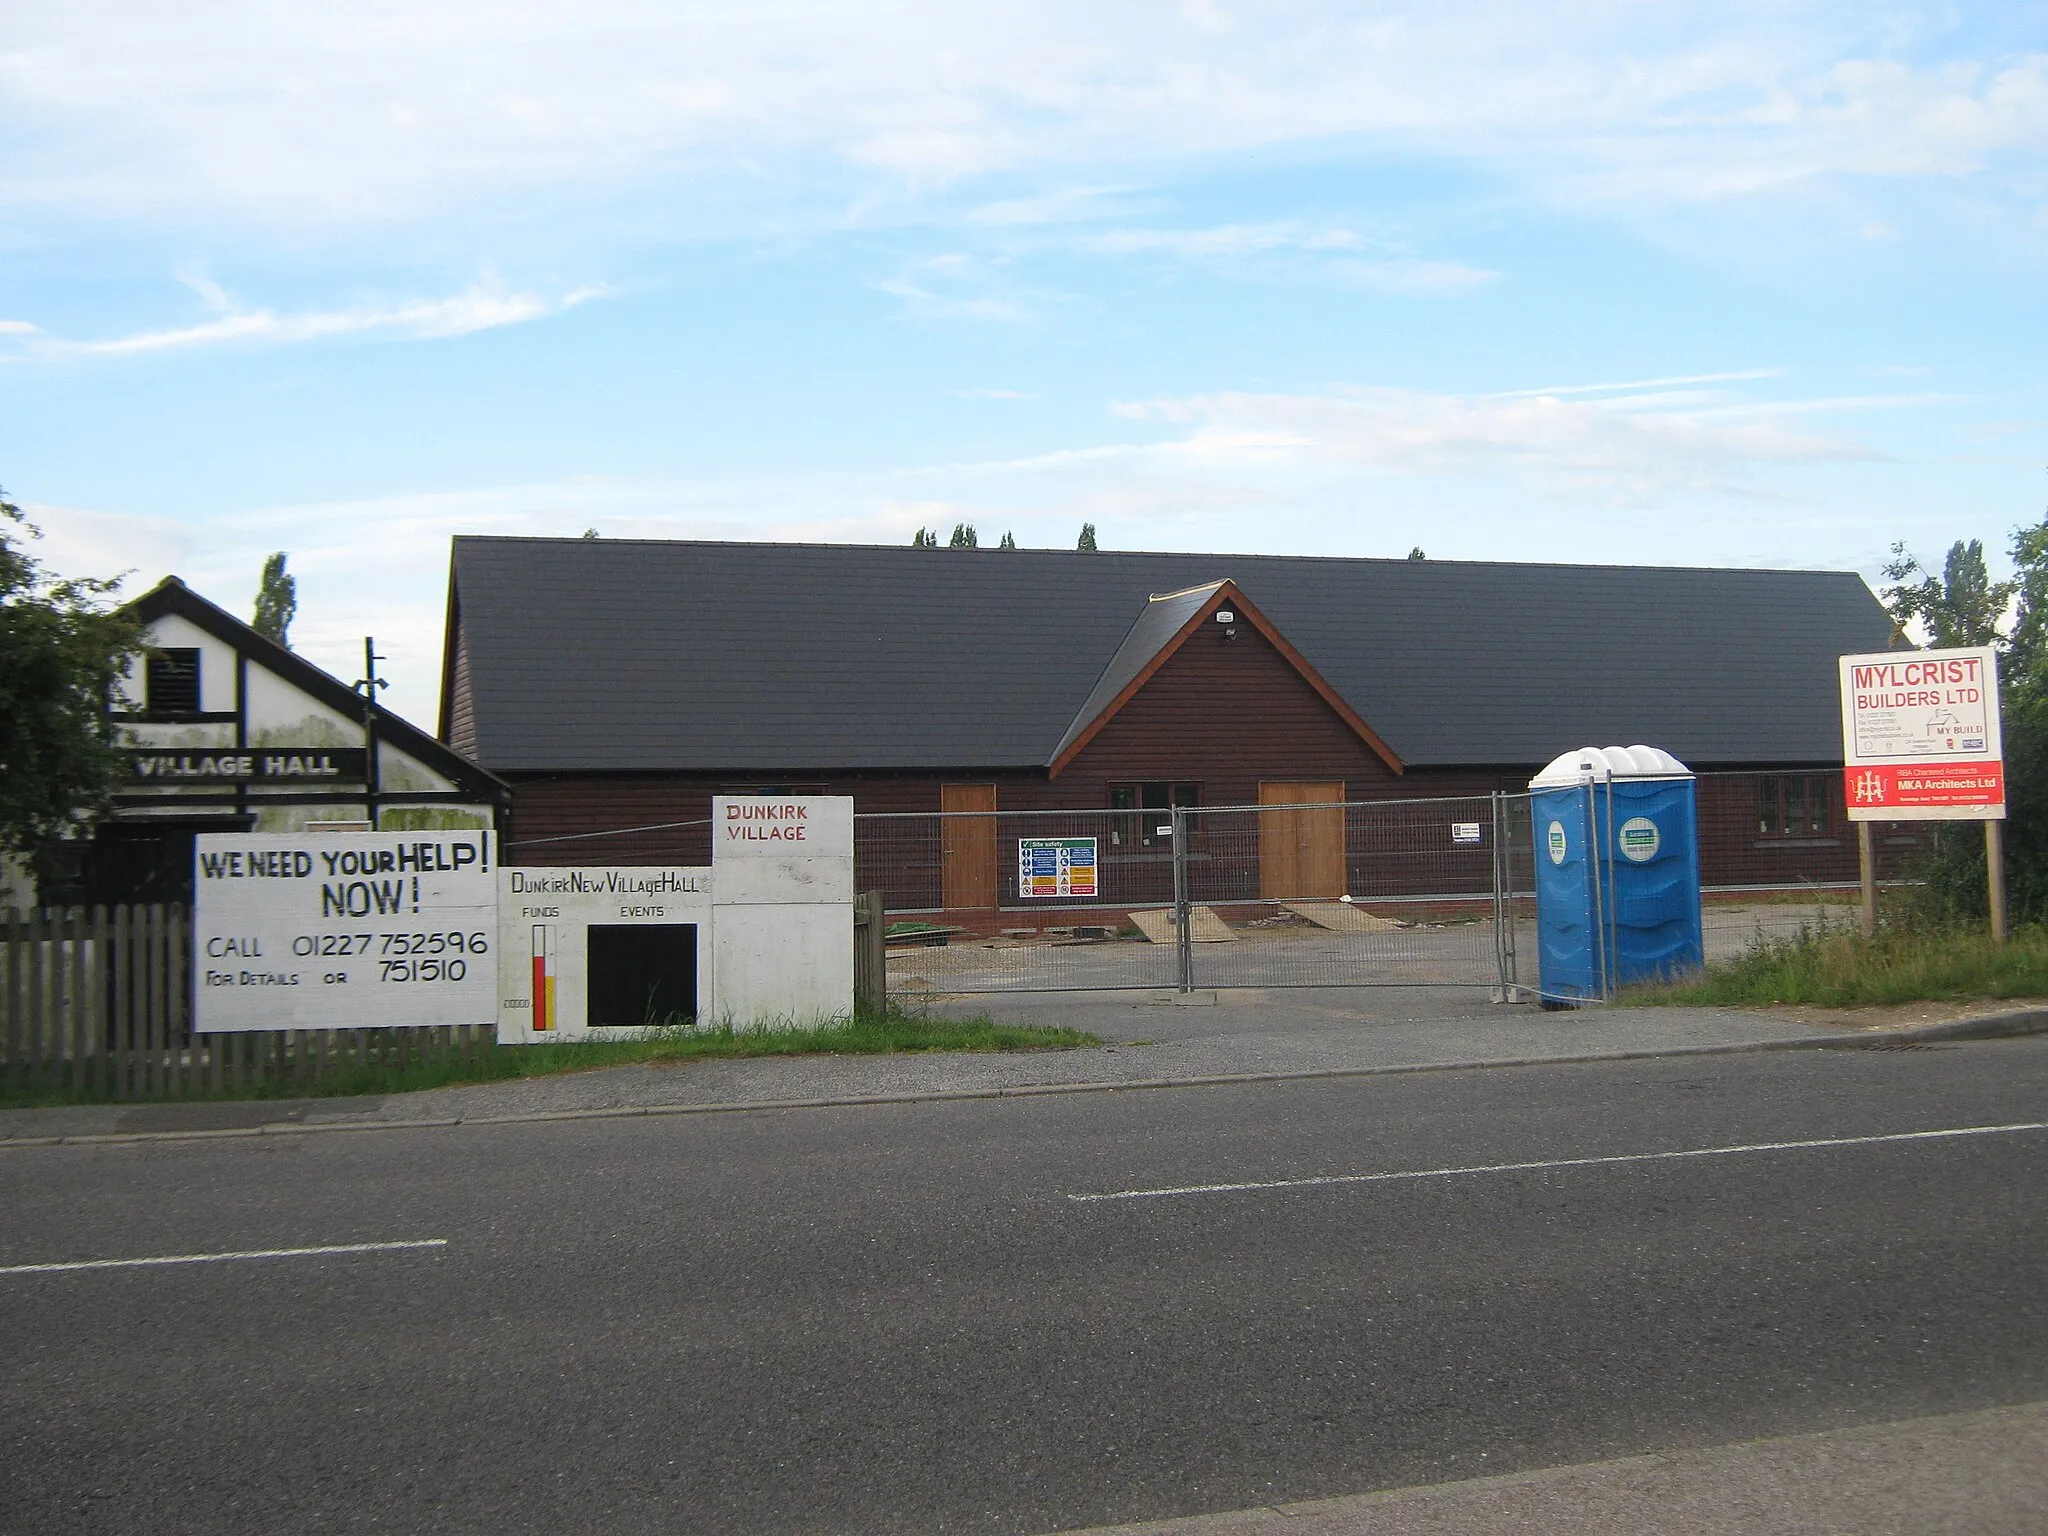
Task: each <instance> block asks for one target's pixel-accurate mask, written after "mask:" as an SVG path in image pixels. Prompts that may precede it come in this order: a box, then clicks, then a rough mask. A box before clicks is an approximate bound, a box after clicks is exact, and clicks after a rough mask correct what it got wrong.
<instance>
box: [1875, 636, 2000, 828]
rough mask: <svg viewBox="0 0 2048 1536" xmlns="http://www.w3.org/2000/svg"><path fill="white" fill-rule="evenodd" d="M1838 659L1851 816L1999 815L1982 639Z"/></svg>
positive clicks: (1989, 664) (1992, 674)
mask: <svg viewBox="0 0 2048 1536" xmlns="http://www.w3.org/2000/svg"><path fill="white" fill-rule="evenodd" d="M1841 666H1842V760H1843V763H1844V764H1845V766H1844V768H1843V802H1844V804H1845V805H1846V806H1847V807H1848V811H1849V819H1850V820H1851V821H1996V820H2000V819H2002V818H2003V817H2004V815H2005V762H2004V746H2003V743H2002V741H2001V740H2000V736H1999V728H1998V657H1997V654H1996V653H1995V652H1993V651H1992V649H1991V648H1990V647H1989V646H1969V647H1959V648H1956V649H1953V650H1941V651H1882V652H1879V653H1877V654H1875V655H1871V656H1844V657H1842V658H1841Z"/></svg>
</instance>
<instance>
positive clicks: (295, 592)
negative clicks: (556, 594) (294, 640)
mask: <svg viewBox="0 0 2048 1536" xmlns="http://www.w3.org/2000/svg"><path fill="white" fill-rule="evenodd" d="M584 537H585V538H589V537H590V535H589V534H585V535H584ZM298 612H299V584H298V582H297V580H295V579H294V578H293V577H291V576H289V575H287V574H286V573H285V568H284V551H283V550H281V549H280V550H279V551H278V552H277V553H276V554H274V555H272V556H271V557H270V558H269V559H268V560H265V561H264V562H263V580H262V581H261V582H260V583H258V584H257V587H256V616H255V617H254V618H253V619H251V620H250V621H249V627H250V628H251V629H253V630H255V631H256V633H257V634H259V635H261V636H262V637H263V638H264V639H266V640H275V641H276V642H277V643H278V644H279V645H281V646H284V647H285V648H286V649H290V647H291V640H290V638H289V636H290V634H291V628H292V620H293V619H294V618H296V617H297V616H298Z"/></svg>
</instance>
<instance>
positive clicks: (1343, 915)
mask: <svg viewBox="0 0 2048 1536" xmlns="http://www.w3.org/2000/svg"><path fill="white" fill-rule="evenodd" d="M1280 910H1281V911H1283V912H1292V913H1293V914H1294V915H1295V916H1296V917H1299V918H1305V919H1307V920H1308V921H1309V922H1311V923H1314V924H1315V925H1316V926H1317V927H1318V928H1327V929H1329V930H1330V931H1331V932H1332V933H1398V932H1400V931H1401V925H1400V924H1399V923H1396V922H1391V921H1389V920H1388V919H1387V918H1384V917H1374V916H1373V915H1372V914H1371V913H1370V912H1364V911H1360V910H1359V909H1358V908H1357V907H1355V906H1353V905H1352V904H1351V903H1350V902H1348V901H1283V902H1281V903H1280Z"/></svg>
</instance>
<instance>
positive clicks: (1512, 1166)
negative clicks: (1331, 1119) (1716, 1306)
mask: <svg viewBox="0 0 2048 1536" xmlns="http://www.w3.org/2000/svg"><path fill="white" fill-rule="evenodd" d="M2028 1131H2048V1120H2022V1121H2017V1122H2015V1123H2013V1124H2010V1125H1961V1126H1954V1127H1951V1128H1949V1129H1947V1130H1939V1131H1894V1132H1891V1133H1889V1134H1886V1135H1881V1136H1823V1137H1816V1138H1815V1139H1813V1140H1811V1141H1751V1142H1744V1143H1741V1144H1739V1145H1736V1146H1726V1147H1685V1148H1681V1149H1680V1150H1678V1151H1674V1152H1623V1153H1618V1154H1616V1155H1613V1156H1609V1157H1558V1158H1546V1159H1544V1160H1542V1161H1538V1162H1526V1163H1481V1164H1477V1165H1475V1166H1473V1167H1469V1168H1410V1169H1404V1170H1401V1171H1399V1172H1395V1173H1324V1174H1316V1175H1313V1176H1311V1177H1309V1178H1303V1179H1258V1180H1250V1181H1246V1182H1244V1183H1237V1184H1179V1185H1172V1186H1169V1187H1166V1188H1162V1189H1113V1190H1104V1191H1101V1192H1099V1193H1095V1194H1084V1195H1068V1196H1067V1198H1068V1199H1069V1200H1071V1201H1073V1202H1074V1203H1075V1204H1077V1205H1087V1204H1092V1203H1095V1202H1099V1201H1105V1200H1171V1199H1176V1198H1178V1197H1180V1196H1183V1195H1241V1194H1256V1193H1259V1192H1262V1191H1265V1190H1274V1189H1320V1188H1325V1187H1327V1186H1330V1185H1336V1184H1392V1183H1396V1182H1399V1181H1402V1180H1414V1179H1457V1178H1472V1177H1476V1176H1477V1175H1480V1174H1487V1173H1537V1172H1541V1171H1543V1170H1545V1169H1549V1168H1605V1167H1612V1166H1614V1165H1616V1164H1621V1163H1663V1162H1676V1161H1678V1160H1679V1159H1682V1158H1696V1157H1741V1156H1745V1155H1749V1154H1753V1153H1762V1152H1808V1151H1818V1150H1822V1149H1825V1148H1828V1147H1874V1146H1882V1145H1885V1144H1887V1143H1897V1142H1913V1141H1955V1140H1960V1139H1962V1138H1965V1137H1971V1136H2014V1135H2020V1134H2023V1133H2025V1132H2028Z"/></svg>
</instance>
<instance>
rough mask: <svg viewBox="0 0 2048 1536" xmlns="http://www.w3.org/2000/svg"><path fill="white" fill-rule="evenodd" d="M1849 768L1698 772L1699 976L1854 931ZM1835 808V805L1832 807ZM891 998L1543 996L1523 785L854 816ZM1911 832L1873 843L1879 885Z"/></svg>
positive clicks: (1915, 847) (1893, 876) (1910, 850)
mask: <svg viewBox="0 0 2048 1536" xmlns="http://www.w3.org/2000/svg"><path fill="white" fill-rule="evenodd" d="M1839 780H1840V773H1839V771H1833V772H1826V771H1814V772H1802V773H1794V774H1786V773H1717V774H1706V775H1702V776H1701V777H1700V780H1699V791H1698V793H1699V820H1700V829H1701V839H1702V843H1703V854H1704V860H1703V862H1704V864H1705V873H1706V889H1705V898H1704V901H1703V920H1704V921H1703V936H1704V940H1705V953H1706V959H1707V961H1708V963H1709V964H1715V963H1720V962H1725V961H1729V960H1732V959H1734V958H1736V957H1738V956H1739V955H1741V954H1742V953H1744V952H1745V951H1746V950H1748V949H1750V948H1752V947H1753V946H1755V945H1756V944H1758V943H1760V942H1766V941H1770V940H1775V939H1790V938H1794V937H1796V936H1797V935H1798V934H1799V933H1801V932H1802V931H1805V932H1809V933H1812V932H1821V931H1829V930H1840V929H1842V928H1846V927H1848V926H1850V925H1851V924H1853V922H1854V920H1855V903H1856V899H1857V891H1856V880H1857V853H1856V838H1855V834H1854V830H1853V828H1851V827H1850V826H1849V824H1848V823H1847V822H1846V821H1845V820H1844V819H1843V817H1842V814H1841V807H1840V788H1839ZM1831 795H1832V796H1833V798H1832V799H1831V798H1830V796H1831ZM855 829H856V830H855V839H854V853H855V869H856V881H857V883H858V886H859V888H860V889H862V890H872V891H879V892H881V893H882V895H883V898H884V901H885V903H886V906H887V909H888V913H889V919H890V921H889V932H888V944H889V960H888V972H889V985H890V989H891V991H892V992H894V993H896V994H897V995H899V996H900V995H919V994H923V995H931V994H936V993H948V992H969V993H972V992H1011V991H1064V990H1095V989H1109V988H1143V987H1161V988H1164V987H1178V988H1182V989H1189V988H1195V987H1202V988H1208V987H1286V986H1300V987H1309V986H1464V987H1485V988H1488V989H1490V990H1493V991H1496V992H1499V993H1501V994H1502V995H1508V996H1513V995H1517V993H1518V992H1519V993H1521V994H1533V993H1534V991H1535V989H1536V987H1537V985H1538V976H1537V959H1536V943H1535V933H1536V858H1537V850H1536V845H1535V827H1534V822H1533V818H1532V814H1531V796H1530V795H1529V793H1528V792H1526V791H1514V792H1498V793H1494V794H1491V795H1471V796H1460V797H1446V798H1435V799H1431V798H1410V799H1400V800H1377V801H1346V802H1317V803H1292V802H1290V803H1285V804H1272V805H1247V806H1208V807H1181V808H1178V809H1173V810H1167V809H1156V810H1085V811H1001V810H989V811H956V812H919V813H907V814H888V815H862V816H857V817H856V818H855ZM1923 835H1924V832H1923V830H1922V829H1920V828H1917V827H1914V826H1912V825H1904V826H1899V827H1882V828H1879V829H1878V831H1877V843H1876V846H1877V854H1878V874H1879V878H1880V879H1881V880H1882V881H1883V882H1884V883H1886V884H1887V885H1896V884H1899V883H1901V882H1902V881H1905V880H1908V879H1910V878H1911V874H1912V869H1913V860H1914V858H1915V857H1916V855H1917V854H1918V851H1919V848H1920V840H1921V838H1922V836H1923Z"/></svg>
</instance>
